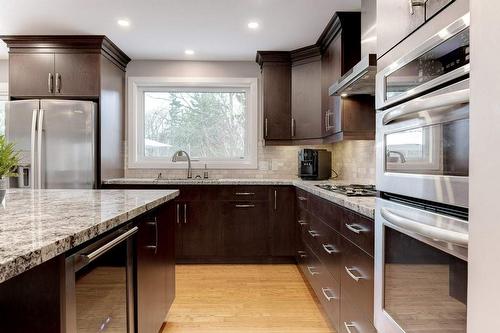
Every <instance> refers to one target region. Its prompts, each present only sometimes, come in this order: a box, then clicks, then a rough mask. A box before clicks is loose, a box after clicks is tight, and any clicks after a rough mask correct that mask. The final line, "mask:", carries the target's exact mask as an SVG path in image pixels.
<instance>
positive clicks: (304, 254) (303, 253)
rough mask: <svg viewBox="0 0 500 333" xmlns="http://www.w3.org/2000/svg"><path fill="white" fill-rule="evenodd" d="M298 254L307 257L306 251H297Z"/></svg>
mask: <svg viewBox="0 0 500 333" xmlns="http://www.w3.org/2000/svg"><path fill="white" fill-rule="evenodd" d="M297 254H298V255H299V257H300V258H307V253H306V251H297Z"/></svg>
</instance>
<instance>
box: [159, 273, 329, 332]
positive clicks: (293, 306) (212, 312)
mask: <svg viewBox="0 0 500 333" xmlns="http://www.w3.org/2000/svg"><path fill="white" fill-rule="evenodd" d="M176 283H177V289H176V292H177V294H176V300H175V302H174V304H173V306H172V308H171V310H170V313H169V315H168V318H167V324H166V325H165V329H164V331H163V333H211V332H217V333H250V332H252V333H264V332H265V333H334V332H335V331H334V330H333V329H331V328H330V327H329V326H328V324H327V322H326V321H325V319H324V317H323V314H322V313H321V311H320V309H319V306H318V305H317V304H316V301H315V299H314V298H313V297H312V296H311V294H310V292H309V290H308V288H307V286H306V285H305V283H304V281H303V280H302V277H301V275H300V273H299V271H298V269H297V267H296V266H295V265H177V266H176Z"/></svg>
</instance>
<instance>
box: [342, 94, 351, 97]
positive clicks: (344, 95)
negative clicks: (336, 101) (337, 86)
mask: <svg viewBox="0 0 500 333" xmlns="http://www.w3.org/2000/svg"><path fill="white" fill-rule="evenodd" d="M347 96H349V95H348V94H346V93H342V94H340V97H347Z"/></svg>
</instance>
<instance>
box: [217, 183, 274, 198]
mask: <svg viewBox="0 0 500 333" xmlns="http://www.w3.org/2000/svg"><path fill="white" fill-rule="evenodd" d="M217 196H218V198H219V199H220V200H238V201H254V200H257V201H268V200H269V188H268V187H267V186H247V185H238V186H221V187H220V188H219V191H218V193H217Z"/></svg>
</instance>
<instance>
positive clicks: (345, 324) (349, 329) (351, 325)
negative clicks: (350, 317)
mask: <svg viewBox="0 0 500 333" xmlns="http://www.w3.org/2000/svg"><path fill="white" fill-rule="evenodd" d="M344 327H345V329H346V330H347V333H352V331H351V328H352V327H354V328H356V325H354V324H353V323H351V322H349V323H348V322H346V321H344Z"/></svg>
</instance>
